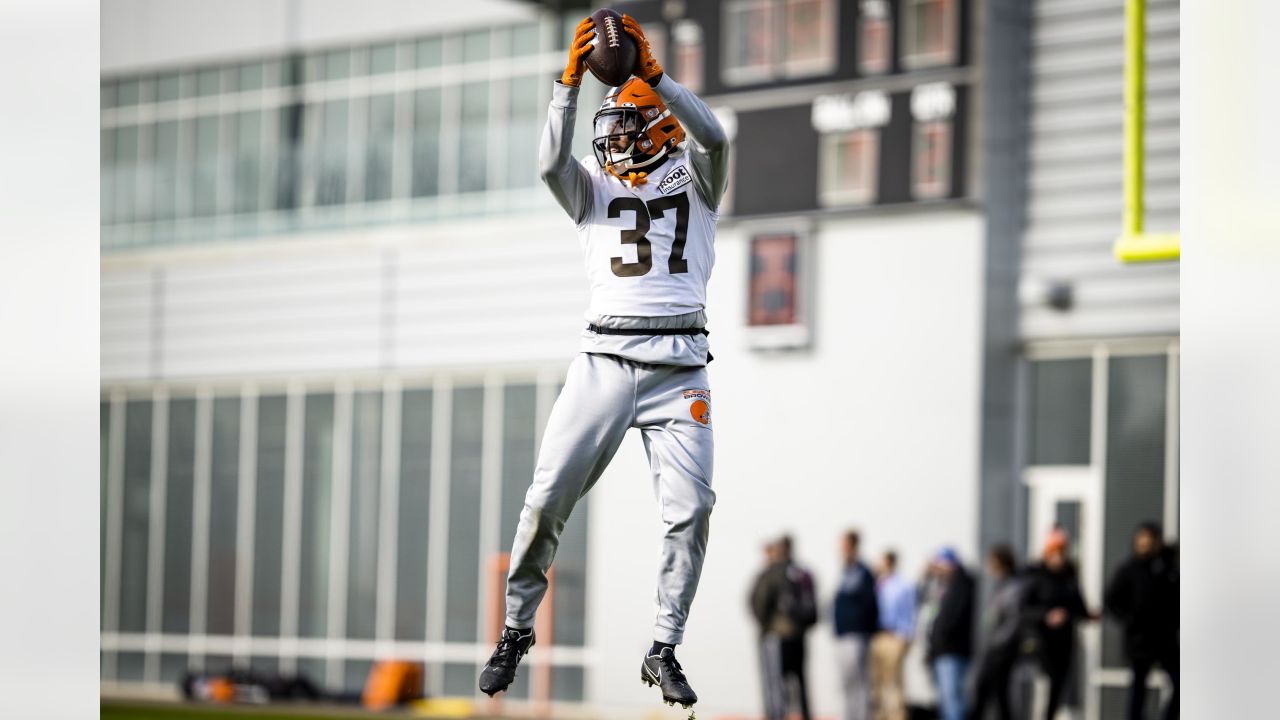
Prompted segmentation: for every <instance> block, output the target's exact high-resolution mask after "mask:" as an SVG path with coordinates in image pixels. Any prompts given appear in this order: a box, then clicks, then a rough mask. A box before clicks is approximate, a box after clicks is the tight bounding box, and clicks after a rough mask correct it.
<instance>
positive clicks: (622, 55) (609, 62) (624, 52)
mask: <svg viewBox="0 0 1280 720" xmlns="http://www.w3.org/2000/svg"><path fill="white" fill-rule="evenodd" d="M591 21H592V22H593V23H594V24H595V31H596V39H595V42H593V43H592V49H591V52H590V53H587V59H586V61H587V69H589V70H590V71H591V74H592V75H595V76H596V79H597V80H599V81H600V82H602V83H604V84H605V85H608V86H609V87H617V86H619V85H621V84H623V83H625V82H626V81H627V78H629V77H631V74H632V73H633V72H635V69H636V62H637V61H638V60H639V57H640V53H639V51H638V50H637V49H636V42H635V40H632V39H631V36H630V35H628V34H627V33H626V31H625V30H623V29H622V16H621V15H619V14H618V13H616V12H614V11H613V10H610V9H608V8H603V9H600V10H597V11H595V12H594V13H591Z"/></svg>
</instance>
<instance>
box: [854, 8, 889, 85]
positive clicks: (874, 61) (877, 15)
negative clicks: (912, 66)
mask: <svg viewBox="0 0 1280 720" xmlns="http://www.w3.org/2000/svg"><path fill="white" fill-rule="evenodd" d="M859 10H860V12H859V14H858V71H859V72H861V73H862V74H863V75H880V74H882V73H886V72H889V70H890V68H891V65H892V63H893V17H892V16H891V15H890V13H889V2H888V0H862V3H861V5H859Z"/></svg>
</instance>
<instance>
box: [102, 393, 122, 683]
mask: <svg viewBox="0 0 1280 720" xmlns="http://www.w3.org/2000/svg"><path fill="white" fill-rule="evenodd" d="M110 423H111V430H110V435H109V440H108V442H109V444H110V447H109V448H108V450H107V558H106V566H107V567H106V576H105V577H104V578H103V582H105V583H106V591H105V595H106V597H105V598H104V600H103V608H102V614H103V618H102V627H103V630H105V631H106V632H108V633H115V632H118V631H119V628H120V565H121V557H120V556H121V544H122V540H121V536H122V534H123V526H124V430H125V427H124V424H125V398H124V392H123V391H120V390H117V391H115V392H113V393H112V394H111V409H110ZM115 670H116V653H114V652H109V653H106V655H105V656H104V657H103V669H102V674H103V676H104V677H106V678H110V679H112V680H114V679H115Z"/></svg>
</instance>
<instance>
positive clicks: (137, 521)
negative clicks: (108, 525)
mask: <svg viewBox="0 0 1280 720" xmlns="http://www.w3.org/2000/svg"><path fill="white" fill-rule="evenodd" d="M122 498H123V503H122V505H121V519H122V522H121V533H120V598H119V599H120V622H119V625H118V626H117V629H118V630H119V631H120V632H126V633H138V632H145V631H146V629H147V547H148V540H149V537H148V533H149V532H150V527H151V401H150V400H130V401H129V402H128V403H127V404H126V405H125V420H124V492H123V493H122ZM123 657H124V654H122V655H121V659H122V660H123ZM122 672H123V671H122Z"/></svg>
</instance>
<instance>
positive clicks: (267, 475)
mask: <svg viewBox="0 0 1280 720" xmlns="http://www.w3.org/2000/svg"><path fill="white" fill-rule="evenodd" d="M287 408H288V399H287V398H286V397H285V396H283V395H267V396H263V397H260V398H258V448H257V473H256V477H255V486H256V490H255V493H254V501H253V513H254V520H253V610H252V616H253V626H252V627H251V628H250V632H252V633H253V634H254V635H259V636H264V635H279V634H280V578H281V575H282V573H283V564H282V562H281V552H282V549H281V548H282V547H283V542H284V535H283V531H282V528H283V524H284V465H285V452H286V446H285V444H286V442H287V438H288V427H287V426H288V409H287ZM299 420H300V418H299Z"/></svg>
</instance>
